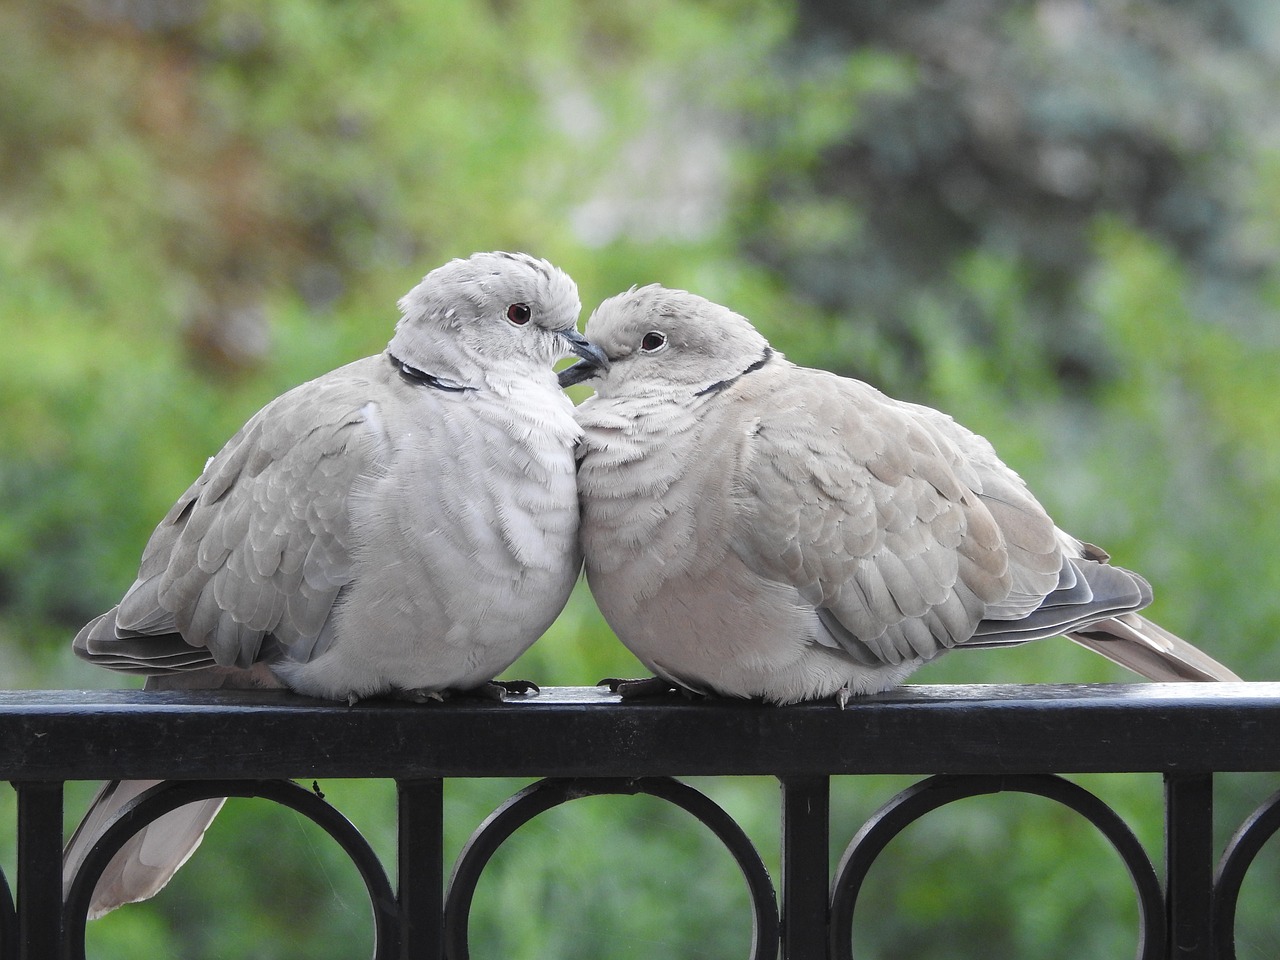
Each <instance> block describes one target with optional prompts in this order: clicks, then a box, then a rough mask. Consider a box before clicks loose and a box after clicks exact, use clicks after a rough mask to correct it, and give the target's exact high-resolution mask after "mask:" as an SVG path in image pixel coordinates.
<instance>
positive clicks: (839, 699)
mask: <svg viewBox="0 0 1280 960" xmlns="http://www.w3.org/2000/svg"><path fill="white" fill-rule="evenodd" d="M851 696H853V691H852V690H850V689H849V685H848V684H847V683H846V684H845V685H844V686H843V687H841V688H840V689H839V690H837V691H836V706H837V707H839V708H840V709H841V710H843V709H844V708H845V707H847V706H848V705H849V698H850V697H851Z"/></svg>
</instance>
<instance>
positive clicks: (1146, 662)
mask: <svg viewBox="0 0 1280 960" xmlns="http://www.w3.org/2000/svg"><path fill="white" fill-rule="evenodd" d="M1067 636H1068V637H1069V638H1070V639H1072V640H1074V641H1075V642H1076V643H1078V644H1080V645H1081V646H1083V647H1087V648H1088V649H1090V650H1092V651H1093V652H1094V653H1098V654H1101V655H1102V656H1104V657H1106V658H1107V659H1108V660H1111V661H1114V662H1115V663H1118V664H1120V665H1121V666H1122V667H1126V668H1128V669H1130V670H1132V671H1133V672H1134V673H1137V674H1140V675H1142V676H1144V677H1146V678H1147V679H1148V680H1158V681H1178V680H1226V681H1233V680H1239V679H1240V677H1238V676H1236V674H1235V673H1233V672H1232V671H1231V670H1229V669H1227V668H1226V667H1224V666H1223V665H1222V664H1220V663H1219V662H1218V661H1217V660H1214V659H1213V658H1212V657H1211V656H1209V655H1208V654H1207V653H1205V652H1204V651H1203V650H1200V649H1199V648H1198V647H1194V646H1192V645H1191V644H1190V643H1188V642H1187V641H1185V640H1183V639H1182V638H1181V637H1179V636H1176V635H1175V634H1172V633H1170V632H1169V631H1168V630H1166V629H1164V627H1162V626H1160V625H1159V624H1158V623H1153V622H1152V621H1150V620H1148V619H1147V618H1146V617H1144V616H1141V615H1139V614H1136V613H1126V614H1122V615H1120V616H1118V617H1112V618H1110V619H1109V620H1099V621H1097V622H1096V623H1091V624H1089V625H1088V626H1087V627H1083V628H1080V629H1078V630H1074V631H1072V632H1071V633H1068V634H1067Z"/></svg>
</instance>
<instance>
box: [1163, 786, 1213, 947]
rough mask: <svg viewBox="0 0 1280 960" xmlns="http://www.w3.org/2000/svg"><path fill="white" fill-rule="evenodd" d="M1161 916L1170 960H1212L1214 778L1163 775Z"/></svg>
mask: <svg viewBox="0 0 1280 960" xmlns="http://www.w3.org/2000/svg"><path fill="white" fill-rule="evenodd" d="M1164 789H1165V817H1164V836H1165V916H1166V918H1167V921H1166V922H1167V923H1168V930H1169V941H1168V942H1169V956H1170V957H1171V958H1173V960H1215V958H1216V953H1215V951H1214V940H1213V930H1212V917H1213V913H1212V904H1213V870H1214V844H1213V775H1212V774H1182V773H1167V774H1165V778H1164Z"/></svg>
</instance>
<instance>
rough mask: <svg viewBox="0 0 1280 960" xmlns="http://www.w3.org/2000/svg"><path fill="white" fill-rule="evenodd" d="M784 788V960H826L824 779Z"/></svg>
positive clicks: (800, 780) (795, 781)
mask: <svg viewBox="0 0 1280 960" xmlns="http://www.w3.org/2000/svg"><path fill="white" fill-rule="evenodd" d="M779 780H780V781H781V782H782V957H783V960H825V958H826V956H827V922H828V914H829V908H828V905H829V902H830V901H829V898H830V889H831V854H830V850H829V836H830V831H831V824H830V807H831V792H830V783H829V781H828V778H827V777H779Z"/></svg>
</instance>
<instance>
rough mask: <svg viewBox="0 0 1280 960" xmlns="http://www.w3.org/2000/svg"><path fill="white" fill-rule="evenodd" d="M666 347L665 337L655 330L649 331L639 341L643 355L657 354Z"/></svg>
mask: <svg viewBox="0 0 1280 960" xmlns="http://www.w3.org/2000/svg"><path fill="white" fill-rule="evenodd" d="M666 345H667V335H666V334H665V333H659V332H658V331H657V330H650V331H649V332H648V333H646V334H645V335H644V339H643V340H641V341H640V349H641V350H642V351H644V352H645V353H657V352H658V351H659V350H661V349H662V348H663V347H665V346H666Z"/></svg>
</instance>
